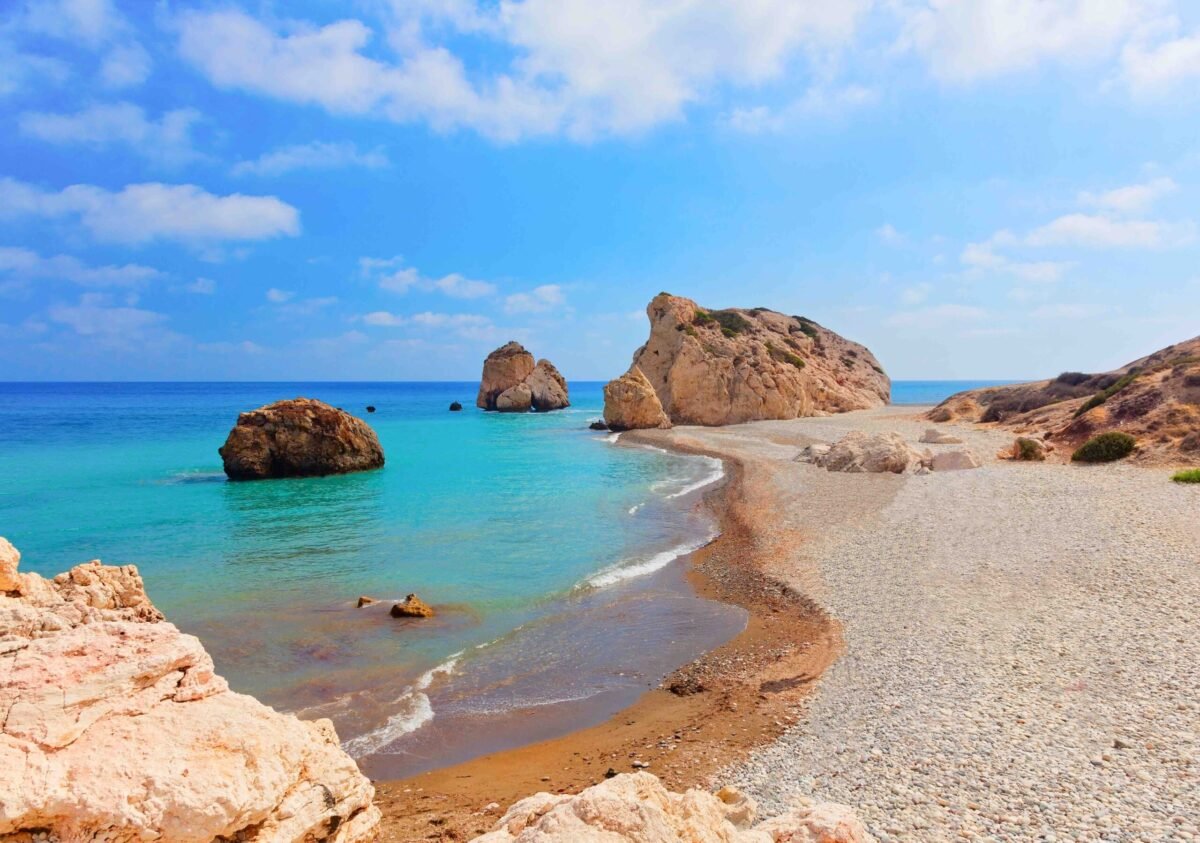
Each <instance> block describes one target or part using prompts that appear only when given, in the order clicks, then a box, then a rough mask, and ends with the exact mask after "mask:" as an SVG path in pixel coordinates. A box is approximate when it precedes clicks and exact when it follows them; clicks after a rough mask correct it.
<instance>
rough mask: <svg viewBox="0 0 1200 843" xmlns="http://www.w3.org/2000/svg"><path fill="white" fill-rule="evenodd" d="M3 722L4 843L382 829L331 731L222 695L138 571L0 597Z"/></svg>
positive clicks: (338, 838)
mask: <svg viewBox="0 0 1200 843" xmlns="http://www.w3.org/2000/svg"><path fill="white" fill-rule="evenodd" d="M0 542H2V540H0ZM4 545H7V542H2V544H0V546H4ZM0 711H3V712H5V717H4V718H3V720H2V721H0V840H8V839H13V840H22V841H24V840H32V839H43V838H40V837H36V836H35V835H45V839H52V840H54V839H57V840H63V841H82V840H113V841H135V840H164V841H165V840H170V841H173V843H176V842H177V843H209V841H216V840H241V841H247V843H251V841H254V842H255V843H267V841H271V843H283V841H296V843H299V842H300V841H311V840H327V841H330V842H331V843H357V841H367V840H370V839H372V838H373V837H374V835H375V832H376V829H377V826H378V824H379V818H380V817H379V811H378V809H376V808H375V807H374V806H373V805H372V804H371V800H372V798H373V796H374V790H373V788H372V787H371V784H370V782H369V781H368V780H367V779H366V778H365V777H364V776H363V775H362V774H361V773H360V772H359V771H358V768H357V766H356V765H355V764H354V761H353V760H352V759H351V758H350V757H349V756H348V755H346V753H345V752H343V751H342V749H341V747H340V746H339V744H338V740H337V735H336V734H335V733H334V730H333V725H332V724H331V723H330V722H329V721H328V720H318V721H311V722H307V721H302V720H298V719H297V718H295V717H294V716H292V715H285V714H280V713H278V712H276V711H274V710H273V709H270V708H268V707H266V706H264V705H262V704H261V703H259V702H258V701H257V700H255V699H254V698H253V697H249V696H245V695H243V694H235V693H233V692H232V691H230V690H229V689H228V686H227V685H226V684H225V680H223V679H222V678H221V677H219V676H217V675H216V674H215V673H214V670H213V664H212V660H211V659H210V658H209V656H208V654H207V653H206V652H205V651H204V648H203V646H201V644H200V641H199V640H198V639H197V638H195V637H194V636H191V635H184V634H183V633H181V632H180V631H179V630H178V629H176V628H175V627H174V626H173V625H172V624H169V623H167V622H166V621H165V620H164V619H163V617H162V614H161V613H160V612H159V611H158V610H157V609H155V608H154V606H153V604H151V603H150V600H149V599H148V598H147V597H146V593H145V589H144V588H143V585H142V580H141V577H140V576H138V573H137V569H135V568H134V567H133V566H124V567H119V568H118V567H110V566H105V565H101V564H100V563H99V562H89V563H87V564H84V565H79V566H76V567H75V568H72V569H71V570H70V571H69V572H67V573H64V574H59V575H58V576H56V577H55V578H54V579H53V580H46V579H43V578H42V577H40V576H38V575H37V574H19V575H18V577H17V588H16V589H9V590H8V593H7V594H0Z"/></svg>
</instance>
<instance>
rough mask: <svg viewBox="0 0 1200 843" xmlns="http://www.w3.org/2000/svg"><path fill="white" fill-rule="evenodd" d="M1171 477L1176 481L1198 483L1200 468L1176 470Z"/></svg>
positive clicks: (1199, 481) (1199, 480)
mask: <svg viewBox="0 0 1200 843" xmlns="http://www.w3.org/2000/svg"><path fill="white" fill-rule="evenodd" d="M1171 479H1172V480H1174V481H1175V482H1176V483H1200V468H1189V469H1188V470H1187V471H1177V472H1175V475H1174V476H1173V477H1172V478H1171Z"/></svg>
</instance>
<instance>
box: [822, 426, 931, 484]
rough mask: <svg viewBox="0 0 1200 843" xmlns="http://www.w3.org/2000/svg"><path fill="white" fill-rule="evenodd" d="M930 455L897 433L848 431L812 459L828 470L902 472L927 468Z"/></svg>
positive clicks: (854, 472)
mask: <svg viewBox="0 0 1200 843" xmlns="http://www.w3.org/2000/svg"><path fill="white" fill-rule="evenodd" d="M932 459H933V457H932V455H931V454H930V453H929V452H928V451H918V450H917V449H916V448H914V447H912V446H911V445H909V444H908V442H907V441H905V439H904V437H903V436H901V435H900V434H898V433H865V432H863V431H861V430H855V431H851V432H850V433H847V434H846V435H845V436H843V437H842V438H841V439H839V440H838V441H837V442H835V443H833V445H832V446H831V447H830V448H829V451H828V452H826V453H825V454H824V455H822V456H819V457H816V458H815V459H814V460H813V462H814V463H815V464H816V465H819V466H821V467H822V468H825V469H827V470H829V471H844V472H848V473H851V474H863V473H867V474H875V473H884V472H890V473H892V474H904V473H906V472H913V471H917V470H918V469H920V468H922V467H929V465H930V463H931V461H932Z"/></svg>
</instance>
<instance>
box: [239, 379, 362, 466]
mask: <svg viewBox="0 0 1200 843" xmlns="http://www.w3.org/2000/svg"><path fill="white" fill-rule="evenodd" d="M217 453H219V454H220V455H221V460H222V461H223V462H224V466H225V474H226V475H227V476H228V477H229V479H230V480H263V479H268V478H277V477H319V476H323V475H327V474H347V473H350V472H353V471H368V470H370V469H373V468H379V467H381V466H382V465H383V448H382V447H381V446H380V444H379V438H378V437H377V436H376V435H375V431H373V430H372V429H371V428H370V426H369V425H368V424H367V423H366V422H364V421H363V420H362V419H360V418H356V417H355V416H352V415H350V414H349V413H347V412H346V411H344V410H341V409H337V408H334V407H331V406H329V405H328V404H326V403H324V402H322V401H316V400H314V399H311V398H294V399H291V400H287V401H276V402H275V403H274V404H267V405H266V406H264V407H259V408H258V409H257V410H251V411H250V412H248V413H242V414H241V415H240V416H238V420H237V424H236V425H234V428H233V430H231V431H229V437H228V438H227V439H226V440H225V444H224V445H222V446H221V447H220V448H218V449H217Z"/></svg>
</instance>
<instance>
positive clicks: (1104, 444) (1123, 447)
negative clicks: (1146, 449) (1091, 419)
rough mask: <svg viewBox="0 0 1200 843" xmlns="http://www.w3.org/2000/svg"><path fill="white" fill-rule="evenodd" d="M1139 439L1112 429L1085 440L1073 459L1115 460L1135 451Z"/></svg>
mask: <svg viewBox="0 0 1200 843" xmlns="http://www.w3.org/2000/svg"><path fill="white" fill-rule="evenodd" d="M1135 447H1137V440H1136V439H1134V438H1133V437H1132V436H1130V435H1129V434H1128V433H1121V432H1120V431H1116V430H1110V431H1109V432H1108V433H1101V434H1100V435H1098V436H1093V437H1092V438H1091V439H1089V440H1088V441H1086V442H1084V443H1083V444H1082V445H1081V446H1080V447H1079V450H1077V451H1076V452H1075V453H1074V454H1072V455H1071V459H1072V460H1074V461H1075V462H1115V461H1116V460H1120V459H1124V458H1125V457H1127V456H1129V455H1130V454H1132V453H1133V449H1134V448H1135Z"/></svg>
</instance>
